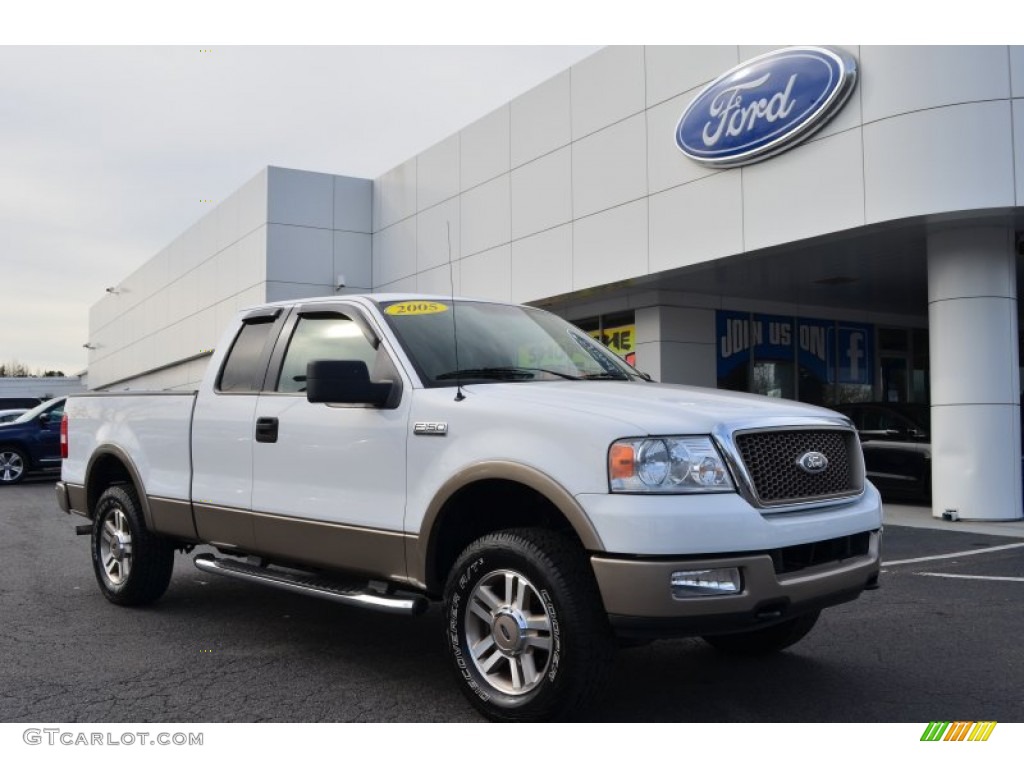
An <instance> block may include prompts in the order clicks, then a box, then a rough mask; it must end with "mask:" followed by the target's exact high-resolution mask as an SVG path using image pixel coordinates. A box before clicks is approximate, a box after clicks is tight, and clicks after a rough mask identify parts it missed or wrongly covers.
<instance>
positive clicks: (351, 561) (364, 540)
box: [195, 504, 416, 582]
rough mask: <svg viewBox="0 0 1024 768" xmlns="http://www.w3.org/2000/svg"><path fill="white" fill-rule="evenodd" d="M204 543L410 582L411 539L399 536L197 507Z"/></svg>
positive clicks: (285, 518) (300, 562)
mask: <svg viewBox="0 0 1024 768" xmlns="http://www.w3.org/2000/svg"><path fill="white" fill-rule="evenodd" d="M195 513H196V529H197V532H198V534H199V539H200V540H201V541H204V542H207V543H209V544H214V545H217V546H221V547H226V548H231V549H240V550H242V551H244V552H247V553H250V554H253V555H261V556H263V557H268V558H272V559H279V560H282V561H286V562H292V563H296V564H302V565H309V566H316V567H321V568H331V569H335V570H340V571H353V572H358V573H364V574H367V575H370V576H374V577H378V578H383V579H388V580H392V581H402V582H405V581H408V577H407V575H406V566H405V549H406V541H407V540H408V539H412V540H413V541H415V539H416V537H415V536H408V535H406V534H404V533H399V532H397V531H383V530H379V529H375V528H360V527H355V526H348V525H341V524H338V523H325V522H320V521H316V520H299V519H296V518H293V517H282V516H280V515H268V514H264V513H260V512H248V511H245V510H241V509H231V508H228V507H214V506H210V505H201V504H196V505H195Z"/></svg>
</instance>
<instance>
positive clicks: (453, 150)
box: [416, 134, 459, 211]
mask: <svg viewBox="0 0 1024 768" xmlns="http://www.w3.org/2000/svg"><path fill="white" fill-rule="evenodd" d="M457 194H459V134H455V135H454V136H449V137H448V138H447V139H445V140H444V141H442V142H439V143H437V144H435V145H434V146H432V147H430V149H427V150H425V151H423V152H421V153H420V155H419V156H418V157H417V158H416V205H417V207H418V208H419V210H421V211H422V210H425V209H427V208H430V207H432V206H434V205H437V204H438V203H440V202H441V201H442V200H447V199H448V198H450V197H454V196H455V195H457Z"/></svg>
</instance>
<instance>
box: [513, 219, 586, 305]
mask: <svg viewBox="0 0 1024 768" xmlns="http://www.w3.org/2000/svg"><path fill="white" fill-rule="evenodd" d="M571 291H572V225H571V224H565V225H563V226H561V227H555V228H554V229H549V230H547V231H546V232H541V233H539V234H536V235H532V236H531V237H525V238H523V239H522V240H515V241H513V243H512V301H515V302H517V303H522V302H526V301H536V300H538V299H543V298H547V297H548V296H558V295H560V294H563V293H570V292H571Z"/></svg>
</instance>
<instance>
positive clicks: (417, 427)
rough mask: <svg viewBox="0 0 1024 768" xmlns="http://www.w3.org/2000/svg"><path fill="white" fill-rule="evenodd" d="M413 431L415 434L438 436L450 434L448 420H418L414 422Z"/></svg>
mask: <svg viewBox="0 0 1024 768" xmlns="http://www.w3.org/2000/svg"><path fill="white" fill-rule="evenodd" d="M412 433H413V434H414V435H436V436H438V437H444V436H445V435H447V434H448V422H447V421H417V422H416V423H415V424H413V427H412Z"/></svg>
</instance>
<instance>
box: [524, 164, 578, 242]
mask: <svg viewBox="0 0 1024 768" xmlns="http://www.w3.org/2000/svg"><path fill="white" fill-rule="evenodd" d="M511 177H512V178H511V202H512V237H513V238H520V237H524V236H525V235H532V234H533V233H535V232H540V231H541V230H544V229H549V228H551V227H553V226H556V225H558V224H564V223H565V222H567V221H570V220H571V219H572V150H571V149H570V148H569V147H564V148H562V149H560V150H558V151H557V152H552V153H551V154H548V155H544V157H541V158H539V159H537V160H534V161H533V162H532V163H528V164H526V165H524V166H522V167H520V168H516V169H515V170H514V171H512V174H511Z"/></svg>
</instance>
